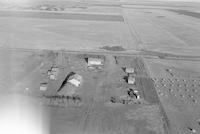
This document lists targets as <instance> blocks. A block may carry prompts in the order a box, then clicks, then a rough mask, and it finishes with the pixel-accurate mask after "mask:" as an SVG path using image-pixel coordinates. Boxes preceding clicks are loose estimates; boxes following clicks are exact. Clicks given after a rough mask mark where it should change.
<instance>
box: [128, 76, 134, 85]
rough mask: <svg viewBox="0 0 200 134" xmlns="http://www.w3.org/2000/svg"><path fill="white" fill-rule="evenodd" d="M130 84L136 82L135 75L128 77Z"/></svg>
mask: <svg viewBox="0 0 200 134" xmlns="http://www.w3.org/2000/svg"><path fill="white" fill-rule="evenodd" d="M128 84H135V77H133V76H129V77H128Z"/></svg>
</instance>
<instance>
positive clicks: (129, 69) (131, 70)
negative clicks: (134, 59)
mask: <svg viewBox="0 0 200 134" xmlns="http://www.w3.org/2000/svg"><path fill="white" fill-rule="evenodd" d="M125 71H126V73H134V71H135V70H134V68H126V69H125Z"/></svg>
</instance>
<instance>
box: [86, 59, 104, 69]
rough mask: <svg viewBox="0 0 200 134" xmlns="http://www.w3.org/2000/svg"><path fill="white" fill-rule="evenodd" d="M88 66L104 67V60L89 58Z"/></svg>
mask: <svg viewBox="0 0 200 134" xmlns="http://www.w3.org/2000/svg"><path fill="white" fill-rule="evenodd" d="M87 65H88V66H89V67H90V66H102V65H103V59H101V58H93V57H89V58H88V59H87Z"/></svg>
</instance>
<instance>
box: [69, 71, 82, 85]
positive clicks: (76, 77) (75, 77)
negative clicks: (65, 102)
mask: <svg viewBox="0 0 200 134" xmlns="http://www.w3.org/2000/svg"><path fill="white" fill-rule="evenodd" d="M68 82H69V83H71V84H73V85H75V86H77V87H78V86H80V84H81V83H82V76H81V75H79V74H75V75H73V76H72V77H71V78H70V79H69V80H68Z"/></svg>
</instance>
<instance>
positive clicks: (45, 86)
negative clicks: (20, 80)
mask: <svg viewBox="0 0 200 134" xmlns="http://www.w3.org/2000/svg"><path fill="white" fill-rule="evenodd" d="M46 90H47V83H41V84H40V91H46Z"/></svg>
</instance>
